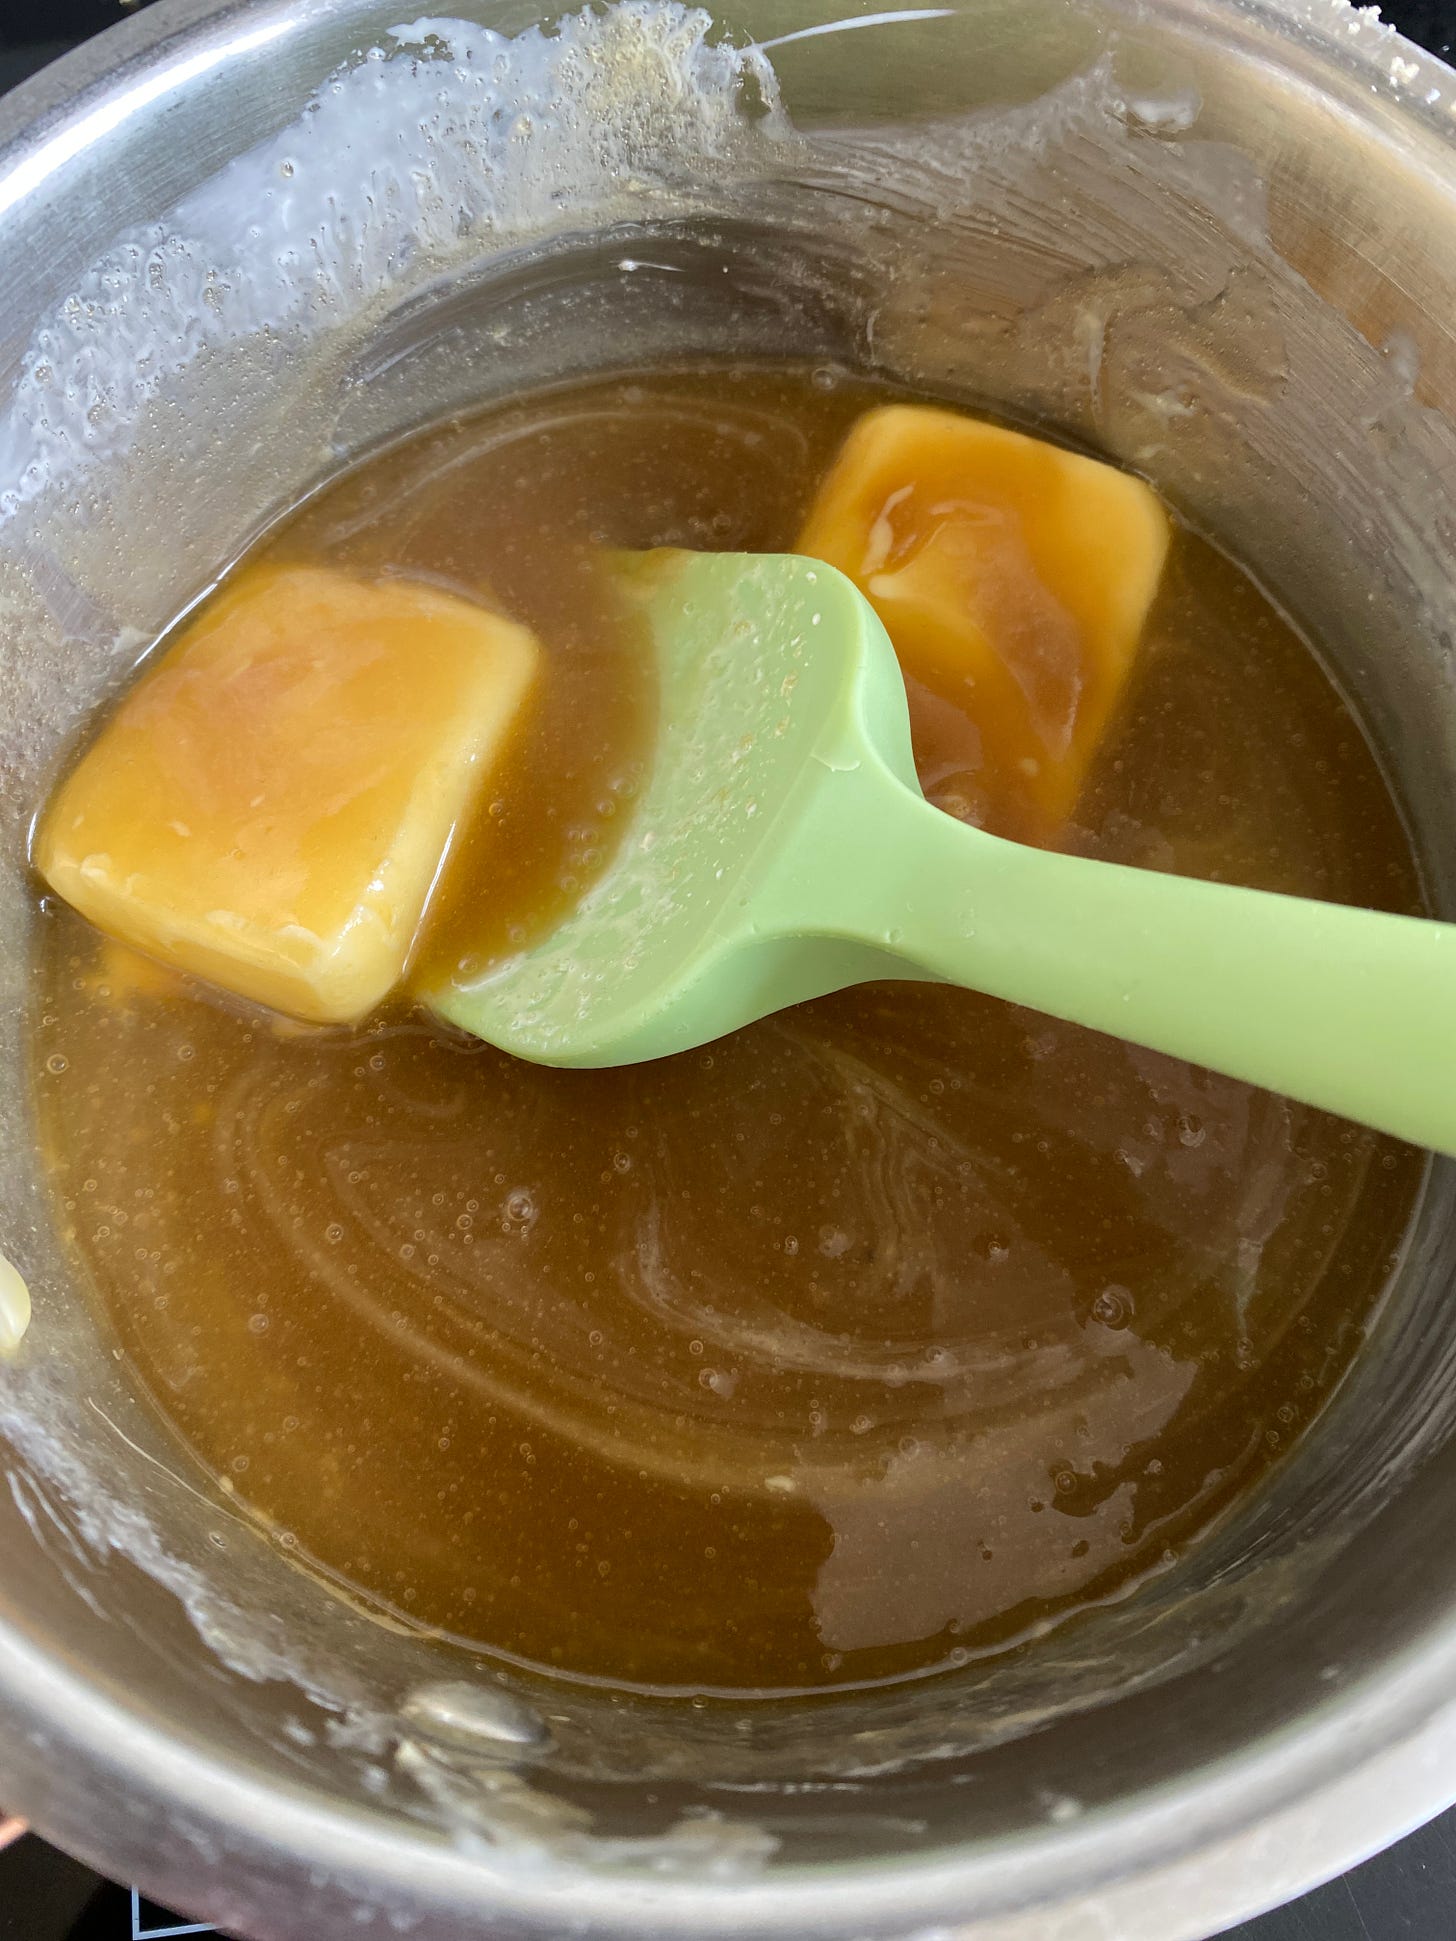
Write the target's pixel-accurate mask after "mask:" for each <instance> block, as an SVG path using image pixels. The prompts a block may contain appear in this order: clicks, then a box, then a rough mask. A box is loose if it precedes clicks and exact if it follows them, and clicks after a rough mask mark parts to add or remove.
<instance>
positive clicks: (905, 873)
mask: <svg viewBox="0 0 1456 1941" xmlns="http://www.w3.org/2000/svg"><path fill="white" fill-rule="evenodd" d="M885 806H886V807H888V804H886V805H885ZM891 823H893V825H894V827H893V832H892V830H891V827H890V824H891ZM884 843H891V844H892V845H893V851H894V855H895V864H894V872H893V877H892V878H891V879H890V880H889V882H887V885H886V897H885V899H884V900H882V902H881V905H880V909H881V913H882V914H884V913H885V912H886V911H888V910H890V909H893V911H894V912H896V913H897V914H896V915H894V916H890V917H887V919H886V928H885V931H884V932H883V933H882V934H883V935H884V937H885V940H886V941H887V942H890V943H891V944H892V947H893V949H894V950H895V951H896V953H897V954H899V955H902V956H904V957H906V958H908V959H910V960H911V961H912V962H914V963H915V964H917V965H919V966H920V967H921V968H923V969H924V970H926V971H929V972H930V973H932V975H934V976H937V977H940V978H942V979H944V980H946V981H948V982H952V983H959V984H965V985H969V986H972V987H973V988H975V989H977V990H981V991H988V992H990V993H992V994H993V995H995V996H998V997H1003V998H1008V999H1010V1000H1012V1001H1013V1002H1015V1003H1018V1004H1026V1005H1031V1006H1033V1007H1035V1008H1036V1009H1037V1010H1041V1011H1046V1012H1049V1013H1051V1014H1052V1015H1053V1016H1054V1017H1059V1018H1066V1019H1069V1020H1071V1021H1072V1022H1074V1023H1077V1024H1084V1025H1090V1026H1091V1027H1092V1028H1093V1029H1094V1030H1098V1031H1106V1032H1110V1033H1111V1034H1112V1035H1114V1036H1115V1037H1119V1038H1125V1039H1128V1040H1130V1041H1131V1042H1133V1043H1134V1044H1139V1045H1146V1046H1149V1047H1150V1048H1152V1049H1154V1050H1157V1051H1164V1052H1170V1053H1172V1054H1173V1055H1174V1056H1176V1057H1179V1058H1186V1059H1189V1060H1191V1061H1192V1062H1194V1063H1196V1064H1200V1065H1206V1066H1210V1067H1212V1069H1213V1070H1215V1071H1219V1072H1223V1073H1226V1074H1227V1075H1229V1076H1230V1077H1233V1078H1241V1079H1246V1080H1248V1081H1250V1082H1252V1083H1253V1084H1256V1085H1263V1086H1267V1087H1269V1088H1270V1089H1271V1090H1273V1091H1277V1092H1284V1093H1286V1094H1288V1095H1289V1096H1290V1097H1292V1098H1297V1099H1302V1100H1304V1101H1305V1102H1306V1103H1307V1104H1310V1105H1315V1106H1321V1107H1323V1108H1325V1109H1326V1110H1328V1111H1331V1112H1338V1113H1342V1114H1344V1115H1345V1116H1346V1117H1348V1118H1351V1119H1358V1120H1360V1121H1361V1122H1362V1123H1364V1124H1366V1125H1371V1126H1377V1127H1379V1128H1381V1129H1382V1130H1383V1131H1386V1132H1391V1133H1394V1134H1396V1135H1397V1136H1398V1137H1400V1138H1404V1139H1409V1140H1412V1141H1413V1142H1414V1143H1416V1144H1417V1145H1425V1146H1431V1147H1434V1148H1436V1149H1437V1150H1438V1151H1442V1152H1448V1153H1453V1154H1456V924H1447V923H1435V922H1428V921H1424V920H1422V919H1419V918H1415V917H1403V916H1390V915H1386V914H1383V913H1381V912H1378V911H1373V910H1358V909H1350V908H1348V907H1346V906H1344V905H1341V904H1332V903H1316V902H1309V901H1306V900H1304V899H1301V898H1298V897H1290V896H1277V895H1272V894H1269V893H1267V892H1264V891H1259V890H1247V889H1238V888H1234V887H1231V886H1229V885H1227V884H1222V883H1207V882H1200V881H1195V880H1193V879H1191V878H1188V877H1179V876H1167V875H1162V874H1158V873H1156V872H1154V871H1151V870H1143V869H1131V868H1126V867H1123V866H1121V865H1118V864H1113V863H1103V862H1095V861H1090V860H1088V859H1086V858H1083V857H1077V856H1062V855H1056V854H1052V853H1050V852H1048V851H1045V850H1037V849H1027V848H1024V847H1022V846H1021V845H1020V844H1014V843H1007V842H999V841H996V840H995V839H994V838H990V837H987V836H985V835H983V834H982V833H980V832H979V831H975V830H969V829H966V828H963V827H962V826H961V825H960V824H958V823H956V822H955V821H953V820H952V818H950V817H949V816H946V815H943V814H941V812H940V811H938V810H936V809H933V808H931V807H930V806H929V805H928V804H926V803H925V802H923V801H922V800H920V799H919V798H918V797H916V796H913V795H912V794H910V792H909V791H904V792H903V797H902V802H901V803H900V804H899V805H897V808H896V812H895V813H894V815H893V816H891V817H889V818H886V819H885V821H884V822H883V824H882V826H881V830H880V833H879V836H878V839H877V846H879V845H880V844H884ZM891 933H894V934H893V935H892V934H891ZM862 934H863V933H862Z"/></svg>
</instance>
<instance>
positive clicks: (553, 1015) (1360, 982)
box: [427, 552, 1456, 1152]
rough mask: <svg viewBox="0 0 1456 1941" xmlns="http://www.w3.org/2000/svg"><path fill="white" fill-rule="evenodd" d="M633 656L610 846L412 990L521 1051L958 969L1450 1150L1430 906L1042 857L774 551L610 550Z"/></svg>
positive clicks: (874, 638)
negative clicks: (924, 754) (949, 769)
mask: <svg viewBox="0 0 1456 1941" xmlns="http://www.w3.org/2000/svg"><path fill="white" fill-rule="evenodd" d="M615 570H617V571H618V572H620V574H621V576H622V584H623V587H624V589H625V591H626V593H627V596H628V597H629V598H630V599H631V600H633V601H635V602H637V603H639V604H640V607H641V610H642V612H643V614H644V616H645V618H646V621H647V626H648V630H649V633H650V636H651V638H652V640H653V642H654V643H655V647H656V651H657V654H658V656H659V660H660V676H661V717H660V724H659V732H658V741H657V749H656V755H655V758H654V766H653V769H652V773H651V776H650V778H649V780H648V782H647V784H646V786H645V788H644V790H643V793H642V796H641V798H640V799H639V802H638V804H637V809H636V815H635V818H634V821H633V824H632V827H631V828H630V829H629V830H628V832H627V833H626V835H625V837H624V839H623V843H622V848H621V850H620V852H619V855H618V858H617V860H616V862H615V863H614V864H613V866H612V867H611V868H610V870H609V871H608V872H607V874H606V875H605V876H604V877H603V878H602V879H601V881H599V882H598V883H597V885H596V886H595V887H594V888H593V889H592V890H591V891H590V892H589V893H588V894H587V895H586V896H585V897H584V898H583V899H582V901H581V902H580V903H579V904H578V905H577V907H576V908H575V909H574V910H573V911H572V912H571V913H570V915H569V916H568V917H567V918H566V919H565V920H564V921H563V922H562V923H561V924H560V926H559V927H558V928H557V929H556V930H555V931H554V932H552V933H551V934H550V935H548V936H546V937H545V938H544V939H543V940H542V941H541V942H539V943H538V944H537V945H536V946H535V947H534V948H533V949H528V950H526V951H525V952H523V953H522V954H521V955H519V956H517V957H514V958H511V959H510V960H508V961H505V962H503V963H501V964H499V965H498V966H496V967H494V968H493V969H491V970H489V971H488V972H487V973H486V974H484V975H482V976H480V977H479V978H477V979H474V980H472V981H461V982H458V983H453V984H450V985H448V986H445V987H443V988H440V989H437V990H434V991H431V992H429V993H427V995H428V997H429V1001H430V1002H431V1003H432V1004H433V1006H434V1007H435V1008H436V1009H437V1010H438V1011H439V1012H440V1013H441V1014H442V1015H443V1016H444V1017H446V1018H447V1019H449V1020H450V1021H451V1022H452V1023H454V1024H456V1025H459V1026H461V1027H462V1028H463V1029H465V1030H467V1031H470V1032H473V1033H475V1034H476V1035H477V1036H479V1037H481V1038H485V1039H488V1040H489V1041H490V1042H491V1043H493V1044H496V1045H500V1046H502V1047H503V1048H504V1049H506V1050H507V1051H511V1052H514V1053H516V1054H517V1055H518V1056H519V1057H522V1058H527V1059H532V1060H534V1061H536V1062H538V1063H543V1064H551V1065H619V1064H631V1063H635V1062H636V1061H638V1060H641V1059H646V1058H660V1057H662V1056H664V1055H665V1054H666V1053H668V1052H675V1051H683V1050H686V1049H687V1048H688V1047H690V1046H693V1045H700V1044H703V1043H705V1042H707V1041H708V1040H710V1039H713V1038H718V1037H721V1036H722V1035H723V1034H724V1033H726V1032H730V1031H732V1030H734V1029H736V1028H737V1027H738V1026H739V1025H743V1024H747V1023H748V1022H749V1021H750V1020H752V1019H754V1018H758V1017H762V1016H763V1015H764V1014H765V1013H767V1012H770V1011H777V1010H781V1009H782V1008H783V1007H784V1006H786V1005H790V1004H797V1003H798V1002H800V1001H801V1000H802V999H804V998H809V997H816V996H819V995H821V994H822V993H824V992H826V991H833V990H837V989H839V988H840V987H842V986H844V985H847V984H857V983H861V982H864V981H866V980H868V979H871V978H920V979H932V980H940V981H944V982H949V983H955V984H963V985H968V986H971V987H972V988H974V989H976V990H979V991H987V992H990V993H992V994H993V995H995V996H997V997H1003V998H1009V999H1011V1000H1013V1001H1014V1002H1016V1003H1018V1004H1026V1005H1032V1006H1034V1007H1035V1008H1037V1009H1038V1010H1041V1011H1048V1012H1050V1013H1052V1014H1053V1015H1054V1016H1056V1017H1059V1018H1068V1019H1071V1020H1074V1021H1075V1022H1076V1023H1078V1024H1085V1025H1091V1026H1093V1027H1094V1028H1095V1029H1097V1030H1099V1031H1106V1032H1110V1033H1112V1034H1113V1035H1114V1036H1116V1037H1119V1038H1127V1039H1130V1040H1132V1041H1133V1042H1134V1043H1135V1044H1140V1045H1148V1046H1151V1047H1153V1048H1155V1049H1157V1050H1159V1051H1166V1052H1172V1053H1174V1054H1175V1055H1177V1056H1179V1057H1182V1058H1187V1059H1191V1060H1193V1061H1195V1062H1196V1063H1198V1064H1202V1065H1208V1066H1212V1067H1213V1068H1214V1069H1215V1070H1217V1071H1220V1072H1226V1073H1228V1074H1230V1075H1231V1076H1234V1077H1237V1078H1242V1079H1247V1080H1251V1081H1252V1082H1254V1083H1256V1084H1259V1085H1266V1086H1269V1087H1271V1088H1272V1089H1274V1090H1276V1091H1280V1092H1286V1093H1288V1094H1290V1095H1291V1096H1293V1097H1295V1098H1299V1099H1304V1100H1306V1101H1307V1102H1308V1103H1310V1104H1312V1105H1318V1106H1324V1107H1326V1108H1328V1109H1329V1110H1331V1111H1334V1112H1341V1113H1344V1114H1345V1115H1347V1116H1348V1117H1350V1118H1353V1119H1360V1120H1363V1121H1365V1122H1366V1123H1367V1124H1369V1125H1374V1126H1379V1127H1382V1128H1383V1129H1384V1130H1386V1131H1388V1132H1393V1133H1396V1134H1398V1135H1400V1136H1402V1137H1404V1138H1407V1139H1411V1140H1414V1141H1416V1142H1417V1143H1419V1144H1423V1145H1428V1146H1434V1147H1437V1148H1439V1149H1442V1150H1444V1151H1447V1152H1456V925H1451V924H1441V923H1429V922H1423V921H1421V920H1419V919H1417V918H1413V917H1400V916H1388V915H1383V914H1380V913H1377V912H1375V911H1370V910H1354V909H1348V908H1345V907H1343V906H1341V905H1336V904H1328V903H1313V902H1305V901H1302V900H1300V899H1298V898H1295V897H1287V896H1275V895H1269V894H1267V893H1264V892H1261V891H1257V890H1245V889H1236V888H1230V887H1228V886H1226V885H1224V884H1215V883H1204V882H1196V881H1192V880H1190V879H1188V878H1184V877H1176V876H1165V875H1158V874H1155V873H1153V872H1152V871H1148V870H1140V869H1128V868H1123V867H1121V866H1119V865H1116V864H1112V863H1102V862H1093V861H1088V860H1086V859H1084V858H1081V857H1076V856H1060V855H1055V854H1051V853H1049V852H1047V851H1044V850H1039V849H1029V848H1025V847H1023V846H1022V845H1020V844H1018V843H1011V842H1005V841H1002V840H1000V839H999V838H997V837H994V836H988V835H986V834H985V833H984V832H982V831H980V830H977V829H972V828H968V827H966V826H965V825H964V824H962V823H959V822H957V821H955V820H953V818H951V817H950V816H948V815H945V814H943V813H942V812H941V811H940V810H938V809H934V808H932V807H931V806H930V805H929V803H927V802H926V800H925V798H924V797H923V796H922V795H921V793H920V790H919V787H918V785H917V783H916V779H915V769H914V765H913V763H912V760H911V753H910V729H909V720H908V715H907V710H906V702H905V690H904V685H903V683H902V680H901V677H900V671H899V667H898V664H897V662H896V660H895V655H894V651H893V649H892V648H891V646H890V642H889V639H888V637H887V636H886V634H885V631H884V628H883V627H882V626H881V624H880V622H879V620H878V618H877V617H876V615H875V613H874V611H873V609H872V608H871V607H870V606H869V604H868V602H867V601H865V600H864V598H863V597H862V596H861V595H860V593H859V592H858V591H857V589H856V588H855V587H854V586H853V585H852V584H851V583H850V582H849V581H848V580H847V579H845V578H844V577H843V576H842V575H841V574H839V573H837V572H836V571H834V569H833V568H831V567H828V566H824V565H821V564H819V563H818V562H816V561H814V560H809V559H801V558H797V557H793V556H789V555H755V554H727V553H719V554H710V553H677V552H664V553H648V554H640V555H625V556H620V557H619V560H618V563H617V566H616V568H615Z"/></svg>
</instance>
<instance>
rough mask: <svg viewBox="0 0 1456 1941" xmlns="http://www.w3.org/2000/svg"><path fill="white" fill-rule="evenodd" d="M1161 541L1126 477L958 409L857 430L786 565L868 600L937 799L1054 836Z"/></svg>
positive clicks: (1114, 692) (907, 411)
mask: <svg viewBox="0 0 1456 1941" xmlns="http://www.w3.org/2000/svg"><path fill="white" fill-rule="evenodd" d="M1168 541H1169V529H1168V518H1167V514H1166V513H1165V512H1164V510H1163V507H1162V506H1161V504H1160V503H1159V501H1158V499H1157V498H1156V497H1155V496H1154V494H1153V493H1152V492H1151V491H1150V490H1149V488H1148V487H1147V486H1146V485H1144V484H1142V482H1141V481H1140V480H1138V479H1134V478H1130V477H1128V475H1127V474H1126V473H1125V472H1119V471H1116V470H1114V469H1113V467H1112V466H1110V465H1103V464H1100V463H1099V462H1098V461H1097V460H1095V459H1091V458H1084V457H1082V456H1081V455H1080V454H1078V453H1075V452H1068V451H1063V450H1062V449H1060V447H1058V446H1055V445H1049V444H1047V443H1045V442H1044V441H1043V440H1041V439H1039V438H1028V437H1026V436H1024V435H1023V434H1022V433H1020V432H1015V431H1006V430H1003V429H1002V428H1001V427H1000V426H997V425H990V424H985V423H982V422H981V421H979V420H978V419H975V418H968V417H964V416H962V415H961V413H959V412H956V411H942V410H937V409H934V408H932V407H927V406H922V405H889V406H886V407H884V408H881V409H879V410H875V411H871V412H869V413H867V414H866V415H865V416H864V417H863V418H861V419H860V420H859V422H858V423H857V424H856V425H855V426H854V428H853V430H852V431H851V432H850V435H849V438H848V440H847V442H846V444H845V446H844V449H843V451H842V452H841V454H840V456H839V458H838V460H837V461H836V463H835V465H834V468H833V470H832V471H831V472H830V474H829V476H828V478H827V479H826V480H825V482H824V484H823V486H822V487H821V489H820V491H819V494H818V497H817V498H816V500H815V502H814V504H813V506H812V507H811V508H810V511H809V516H808V520H807V522H806V524H805V526H804V529H803V531H802V533H801V534H800V536H799V541H798V551H800V552H801V553H808V554H812V555H813V556H814V557H815V558H817V559H822V560H826V561H827V562H828V563H829V564H830V565H831V566H837V567H838V568H839V569H840V570H841V571H842V572H844V573H847V574H848V575H849V577H850V578H851V579H852V580H853V581H854V582H855V583H856V585H858V587H859V588H860V590H861V592H863V593H864V594H865V596H866V597H867V598H868V599H869V600H870V601H871V602H872V603H873V605H874V607H875V610H876V611H877V612H878V614H879V616H880V618H881V620H882V621H883V622H884V625H885V630H886V632H887V633H888V634H889V636H890V638H891V640H892V641H893V642H894V645H895V651H896V653H897V654H898V656H899V659H900V665H901V668H902V670H903V672H904V674H905V676H906V686H907V691H908V693H909V698H910V712H911V727H912V731H913V735H914V740H915V754H916V763H917V766H918V767H919V769H920V773H921V778H922V783H923V785H924V786H925V789H926V793H927V794H928V795H929V796H930V798H931V800H932V801H939V802H940V803H941V804H942V806H944V807H948V808H951V809H952V810H953V811H954V812H956V813H960V814H962V815H965V816H967V817H969V818H970V819H973V820H975V821H977V822H979V823H982V824H983V825H984V826H986V827H989V828H993V829H995V830H997V831H998V832H999V833H1001V834H1005V835H1011V836H1016V837H1019V838H1020V839H1021V840H1023V841H1029V842H1049V841H1052V840H1054V839H1055V837H1056V835H1057V833H1058V830H1059V829H1060V827H1061V825H1062V824H1063V822H1064V821H1065V820H1066V818H1067V816H1068V815H1069V814H1070V813H1071V810H1072V808H1073V805H1074V804H1075V802H1076V798H1077V795H1078V792H1079V791H1080V789H1081V786H1082V783H1083V780H1084V779H1085V776H1086V773H1087V769H1088V767H1089V765H1090V763H1091V760H1092V757H1093V755H1094V754H1095V753H1096V750H1097V745H1098V742H1099V740H1100V738H1101V737H1102V735H1103V734H1104V732H1105V730H1106V728H1107V726H1108V723H1109V720H1110V718H1111V715H1112V712H1113V709H1114V707H1115V705H1116V702H1117V699H1118V696H1119V694H1120V693H1121V691H1122V688H1123V685H1124V683H1125V682H1126V680H1127V676H1128V673H1129V671H1130V669H1131V667H1132V664H1133V658H1134V656H1135V654H1136V652H1137V646H1138V641H1139V638H1140V636H1141V634H1142V631H1143V627H1144V624H1145V622H1146V620H1147V616H1148V610H1149V608H1150V607H1151V605H1152V602H1153V596H1154V594H1155V593H1156V592H1157V588H1158V581H1159V578H1160V576H1161V574H1162V570H1163V563H1164V560H1165V558H1166V556H1167V551H1168Z"/></svg>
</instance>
